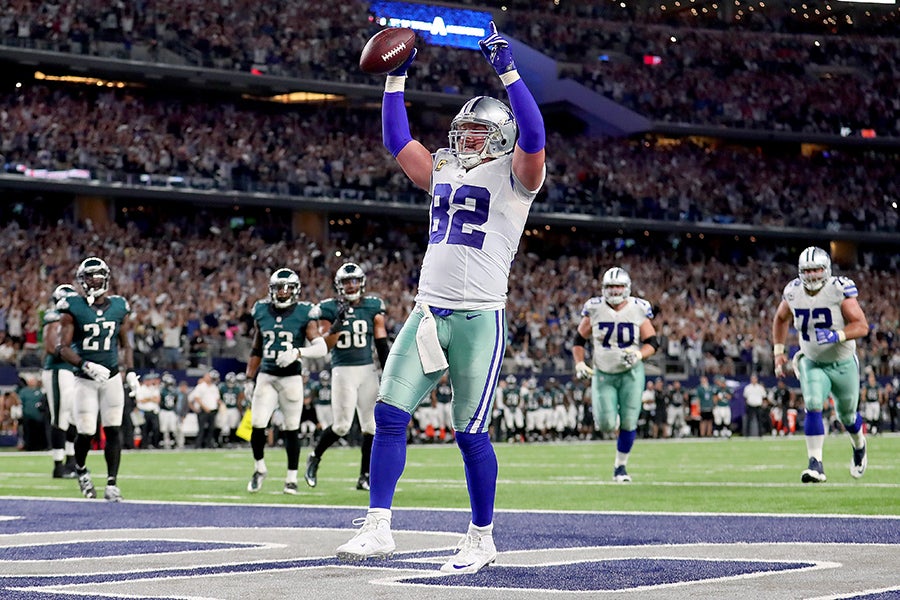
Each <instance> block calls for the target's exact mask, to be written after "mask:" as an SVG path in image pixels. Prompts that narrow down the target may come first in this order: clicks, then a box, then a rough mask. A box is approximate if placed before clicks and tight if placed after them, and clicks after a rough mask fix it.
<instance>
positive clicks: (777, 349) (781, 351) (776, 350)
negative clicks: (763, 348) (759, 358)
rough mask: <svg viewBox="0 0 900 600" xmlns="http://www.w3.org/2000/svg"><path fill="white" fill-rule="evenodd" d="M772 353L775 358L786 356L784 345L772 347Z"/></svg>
mask: <svg viewBox="0 0 900 600" xmlns="http://www.w3.org/2000/svg"><path fill="white" fill-rule="evenodd" d="M772 353H773V354H774V355H775V356H780V355H782V354H784V344H775V345H774V346H772Z"/></svg>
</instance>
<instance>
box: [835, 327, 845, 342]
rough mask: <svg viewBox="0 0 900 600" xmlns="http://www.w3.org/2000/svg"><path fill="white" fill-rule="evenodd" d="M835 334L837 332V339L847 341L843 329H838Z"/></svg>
mask: <svg viewBox="0 0 900 600" xmlns="http://www.w3.org/2000/svg"><path fill="white" fill-rule="evenodd" d="M837 334H838V339H839V340H840V341H841V342H846V341H847V334H846V333H844V330H843V329H841V330H839V331H838V332H837Z"/></svg>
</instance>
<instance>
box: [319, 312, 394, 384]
mask: <svg viewBox="0 0 900 600" xmlns="http://www.w3.org/2000/svg"><path fill="white" fill-rule="evenodd" d="M319 309H320V310H321V317H320V318H321V319H323V320H326V321H331V322H332V323H334V320H335V319H336V318H337V314H338V300H336V299H335V298H328V299H326V300H323V301H322V302H321V303H320V304H319ZM384 312H385V308H384V301H383V300H382V299H381V298H379V297H377V296H363V297H362V298H360V300H359V303H358V304H350V305H348V306H347V312H346V314H345V316H344V322H343V323H341V324H340V325H339V326H338V327H336V328H335V330H336V331H339V332H340V335H339V336H338V339H337V343H336V344H335V345H334V348H332V349H331V364H332V366H335V367H342V366H353V365H371V364H373V363H374V362H375V361H374V358H373V356H372V344H373V342H374V340H375V317H376V316H377V315H383V314H384Z"/></svg>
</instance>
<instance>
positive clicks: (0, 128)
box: [0, 85, 900, 232]
mask: <svg viewBox="0 0 900 600" xmlns="http://www.w3.org/2000/svg"><path fill="white" fill-rule="evenodd" d="M0 102H2V103H3V105H4V107H5V108H4V111H3V112H2V114H0V152H2V154H3V159H4V165H5V169H6V171H7V172H11V173H19V172H23V169H24V168H25V167H28V168H30V169H46V170H49V171H59V170H69V169H83V170H86V171H88V172H89V174H90V175H89V176H90V177H91V178H92V179H95V180H99V181H104V182H112V181H115V182H126V183H130V184H134V185H153V184H154V183H153V182H155V181H156V182H159V183H160V184H161V185H173V184H172V183H171V178H173V177H175V178H180V179H179V181H180V183H176V184H174V185H179V186H183V187H193V188H200V189H219V190H240V191H252V192H263V193H270V194H278V195H295V196H297V195H302V196H307V197H315V196H323V195H327V196H333V197H343V198H371V199H378V200H384V201H388V200H394V201H400V202H410V203H424V201H425V196H424V195H423V194H421V193H420V192H418V191H416V190H414V189H413V187H412V186H411V185H410V184H409V183H408V181H407V179H406V178H405V177H403V175H402V173H400V172H399V171H398V170H397V169H394V168H393V167H392V160H391V156H390V154H389V153H388V152H386V151H385V150H384V148H383V146H382V142H381V133H380V128H379V125H378V121H377V118H375V117H374V116H373V115H371V114H369V113H366V112H365V111H360V110H353V109H344V108H323V107H322V106H315V107H304V108H295V107H292V108H290V109H285V108H284V107H278V106H271V105H264V106H259V105H257V104H251V105H246V104H243V103H223V102H222V101H221V99H212V98H211V99H209V100H193V101H188V100H182V101H178V102H173V100H172V98H171V96H165V95H163V96H156V95H154V94H151V93H139V92H136V91H134V90H128V91H111V90H96V89H79V90H78V91H75V90H72V89H71V88H51V87H45V86H41V85H37V86H23V88H21V89H19V90H17V91H16V92H14V93H11V94H7V95H4V96H2V97H0ZM430 116H431V117H432V118H434V115H430ZM428 117H429V115H427V114H426V115H420V118H419V119H418V120H417V121H418V122H417V125H418V128H419V129H421V130H423V131H434V130H440V128H434V127H433V126H429V125H428V123H429V121H428ZM444 117H445V118H446V117H447V115H445V116H444ZM423 137H425V138H426V139H428V138H429V136H423ZM431 137H434V136H431ZM428 143H429V145H430V147H441V146H446V144H447V141H446V139H440V138H438V139H428ZM712 144H713V143H712V142H709V143H703V145H701V143H699V142H691V141H682V142H678V143H668V142H666V143H662V142H657V141H654V140H649V139H648V140H633V139H621V140H612V139H591V138H587V137H584V136H579V137H575V138H572V137H569V136H563V135H561V134H559V133H552V134H550V135H549V138H548V147H551V148H555V149H558V151H554V152H552V153H550V154H549V155H548V162H547V166H548V174H547V184H546V185H545V188H544V191H543V192H542V193H541V195H540V196H539V197H538V201H537V204H536V206H535V211H538V212H566V213H590V214H597V215H608V216H614V217H619V216H622V217H638V218H647V219H655V220H666V221H716V222H739V223H746V224H756V225H775V226H789V227H803V228H814V229H832V230H834V229H855V230H862V231H881V232H890V231H898V210H897V207H896V205H895V204H896V202H897V201H898V200H900V189H898V181H897V178H896V177H895V175H896V160H897V155H896V152H894V153H891V152H887V151H885V152H880V153H879V152H852V151H834V150H832V151H830V152H824V151H821V150H820V151H815V152H813V153H811V155H809V156H801V155H799V153H797V154H790V155H784V154H782V153H773V152H762V151H760V149H759V148H757V147H743V146H738V145H730V146H725V145H721V144H717V145H715V146H713V145H712ZM648 173H654V174H655V175H654V176H653V177H648Z"/></svg>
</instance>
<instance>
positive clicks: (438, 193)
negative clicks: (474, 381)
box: [416, 149, 537, 310]
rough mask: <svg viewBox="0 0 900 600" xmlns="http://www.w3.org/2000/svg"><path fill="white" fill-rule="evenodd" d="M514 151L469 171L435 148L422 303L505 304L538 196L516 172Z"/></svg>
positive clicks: (466, 306)
mask: <svg viewBox="0 0 900 600" xmlns="http://www.w3.org/2000/svg"><path fill="white" fill-rule="evenodd" d="M512 156H513V155H512V154H511V153H510V154H507V155H505V156H502V157H500V158H497V159H494V160H490V161H487V162H483V163H481V164H480V165H478V166H476V167H474V168H472V169H469V170H466V169H465V168H463V166H462V165H461V164H460V162H459V159H458V158H457V157H456V155H455V154H454V153H453V152H451V151H450V150H447V149H442V150H438V151H437V152H435V154H434V163H433V165H434V166H433V170H432V174H431V195H432V198H431V209H430V213H429V215H430V218H431V226H430V227H429V237H428V249H427V250H426V252H425V259H424V260H423V262H422V273H421V276H420V279H419V293H418V295H417V296H416V301H417V302H424V303H425V304H428V305H430V306H435V307H439V308H451V309H469V310H497V309H500V308H503V307H504V306H505V305H506V292H507V285H508V281H509V269H510V265H511V264H512V260H513V258H514V257H515V255H516V250H517V249H518V247H519V238H521V236H522V231H523V230H524V229H525V220H526V219H527V218H528V211H529V209H530V208H531V202H532V201H533V200H534V197H535V196H536V195H537V192H536V191H534V192H532V191H530V190H527V189H525V186H523V185H522V184H521V183H520V182H519V181H518V179H516V177H515V175H513V174H512Z"/></svg>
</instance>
